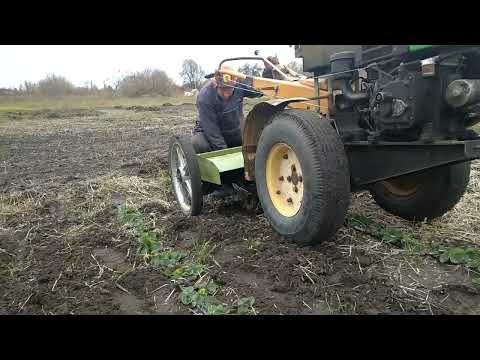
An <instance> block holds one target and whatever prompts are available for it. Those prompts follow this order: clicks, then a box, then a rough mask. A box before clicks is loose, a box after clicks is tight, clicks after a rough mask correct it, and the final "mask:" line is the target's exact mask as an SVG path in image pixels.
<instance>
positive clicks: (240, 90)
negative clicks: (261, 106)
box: [194, 77, 262, 150]
mask: <svg viewBox="0 0 480 360" xmlns="http://www.w3.org/2000/svg"><path fill="white" fill-rule="evenodd" d="M252 82H253V79H252V78H251V77H247V78H246V79H245V80H244V81H242V82H238V83H237V84H236V85H235V87H236V88H235V89H234V91H233V94H232V96H231V97H230V99H228V100H224V99H222V98H221V97H220V96H219V95H218V93H217V89H216V88H215V83H214V81H209V82H208V83H207V84H206V85H205V86H204V87H203V88H202V90H200V92H199V93H198V97H197V109H198V119H197V122H196V124H195V128H194V133H198V132H202V133H203V134H204V136H205V137H206V138H207V140H208V142H209V143H210V146H211V147H212V150H220V149H226V148H229V147H233V146H239V145H241V130H240V124H241V120H242V119H243V98H244V97H248V98H255V97H260V96H262V93H259V92H257V91H255V90H254V89H252V87H251V86H252Z"/></svg>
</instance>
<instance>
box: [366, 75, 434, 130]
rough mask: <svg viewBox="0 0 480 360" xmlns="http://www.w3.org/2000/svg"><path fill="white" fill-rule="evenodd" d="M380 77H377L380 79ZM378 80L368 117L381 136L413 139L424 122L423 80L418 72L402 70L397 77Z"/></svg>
mask: <svg viewBox="0 0 480 360" xmlns="http://www.w3.org/2000/svg"><path fill="white" fill-rule="evenodd" d="M379 80H380V79H379ZM389 80H390V81H387V82H384V81H377V83H376V84H375V86H374V87H373V92H372V96H371V97H370V116H371V118H372V120H373V122H374V123H375V126H376V129H377V131H379V132H380V134H381V136H382V137H388V136H389V135H392V136H396V137H398V136H401V135H403V136H402V137H405V138H408V139H416V138H418V136H419V133H420V132H421V129H422V127H423V124H424V122H425V116H422V115H424V113H423V112H422V109H421V106H422V104H424V98H425V86H424V79H423V78H422V77H421V75H419V74H418V73H409V72H404V73H402V74H400V75H399V76H398V77H397V78H396V79H393V80H392V79H389Z"/></svg>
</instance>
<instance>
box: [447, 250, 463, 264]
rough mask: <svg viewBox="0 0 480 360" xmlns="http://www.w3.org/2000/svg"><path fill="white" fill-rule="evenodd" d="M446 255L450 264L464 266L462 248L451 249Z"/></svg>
mask: <svg viewBox="0 0 480 360" xmlns="http://www.w3.org/2000/svg"><path fill="white" fill-rule="evenodd" d="M448 254H449V258H450V262H451V263H452V264H464V263H465V262H466V257H465V250H464V249H462V248H453V249H451V250H450V251H449V252H448Z"/></svg>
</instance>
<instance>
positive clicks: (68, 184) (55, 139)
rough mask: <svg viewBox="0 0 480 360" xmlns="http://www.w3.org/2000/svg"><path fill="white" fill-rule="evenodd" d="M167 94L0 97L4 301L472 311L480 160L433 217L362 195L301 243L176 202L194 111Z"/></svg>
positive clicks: (169, 309)
mask: <svg viewBox="0 0 480 360" xmlns="http://www.w3.org/2000/svg"><path fill="white" fill-rule="evenodd" d="M163 100H164V101H159V99H152V98H148V99H138V100H134V101H130V100H129V101H130V102H125V101H124V102H123V103H122V102H121V101H120V100H118V102H113V103H112V101H113V100H112V101H110V100H109V101H104V102H103V103H102V102H100V101H98V102H95V101H96V100H95V101H94V100H89V101H85V102H83V103H82V104H78V103H75V104H74V105H68V104H71V101H70V102H69V101H67V100H66V101H65V104H64V105H61V104H57V105H55V106H54V105H52V103H46V102H42V101H38V102H36V103H35V102H30V103H27V102H25V103H23V104H20V105H19V104H16V103H8V102H2V103H0V114H1V115H0V189H1V192H0V289H1V290H0V313H1V314H17V313H21V314H192V313H195V314H198V313H223V312H225V311H227V310H228V309H230V310H228V311H230V312H234V313H251V314H480V301H479V300H480V297H479V294H480V287H479V286H478V283H479V279H480V278H479V277H480V274H479V271H478V270H479V269H478V268H477V267H476V265H472V262H469V260H468V259H469V258H468V256H467V255H465V254H466V253H468V254H476V252H477V251H478V248H479V247H480V215H479V214H480V212H479V210H480V163H479V162H474V163H473V166H472V174H471V181H470V185H469V187H468V191H467V193H466V195H465V196H464V198H463V199H462V200H461V202H460V203H459V204H458V205H457V207H456V208H455V209H454V210H452V211H451V212H449V213H448V214H446V215H445V216H444V217H442V218H440V219H437V220H434V221H432V222H428V223H411V222H407V221H404V220H402V219H399V218H397V217H395V216H393V215H390V214H388V213H386V212H384V211H383V210H381V209H380V208H379V207H378V206H377V205H376V204H375V203H374V202H373V200H372V198H371V197H370V195H369V194H368V193H367V192H362V193H356V194H353V195H352V204H351V206H350V210H349V214H348V217H347V221H346V222H345V225H344V226H343V227H342V228H341V229H340V231H339V232H338V234H337V236H336V238H335V239H332V241H329V242H325V243H323V244H321V245H318V246H315V247H299V246H297V245H295V244H291V243H288V242H286V241H284V240H283V239H282V238H280V237H279V236H278V235H277V234H276V233H275V232H274V231H273V230H272V228H271V227H270V226H269V224H268V222H267V221H266V219H265V218H264V216H263V215H262V214H261V213H258V211H254V210H252V209H251V208H249V207H247V206H244V205H245V202H242V201H234V200H232V201H216V202H214V201H207V202H206V204H205V208H204V213H203V214H202V215H201V216H199V217H196V218H185V217H184V216H183V215H182V214H181V213H180V212H179V210H178V209H177V206H176V204H175V201H174V198H173V194H172V192H171V189H170V181H169V177H168V173H167V160H166V154H167V150H168V148H167V146H168V139H169V137H170V136H171V135H173V134H189V133H190V131H191V128H192V124H193V121H194V119H195V117H196V111H195V107H194V105H193V104H192V99H187V100H185V101H184V100H183V99H181V100H178V99H176V100H175V101H173V100H166V99H163ZM115 101H117V100H115ZM122 101H123V100H122ZM188 102H190V103H188ZM162 103H169V104H166V105H165V106H162ZM169 105H171V106H169ZM115 106H117V108H115ZM118 106H121V107H118ZM247 110H248V107H247ZM125 204H126V205H127V207H125ZM122 209H123V210H122ZM140 218H141V219H143V226H142V227H141V228H142V229H141V230H138V227H139V225H138V224H139V223H138V221H137V220H139V219H140ZM136 221H137V222H136ZM135 229H137V230H136V231H135ZM139 239H141V242H140V240H139ZM152 239H153V240H155V239H157V240H155V241H153V240H152ZM152 243H156V244H161V249H160V250H158V249H157V250H158V251H160V254H161V256H160V255H159V256H157V257H153V256H152V255H151V254H153V253H152V251H151V250H149V251H146V252H145V253H146V255H142V254H141V253H138V249H139V246H140V245H141V244H142V246H143V249H146V248H148V246H147V245H148V244H150V245H151V244H152ZM166 249H167V250H166ZM449 249H450V250H449ZM452 249H453V250H452ZM462 251H463V252H462ZM156 254H157V255H158V253H156ZM459 254H460V255H459ZM148 255H150V257H149V256H148ZM177 255H178V256H177ZM154 259H156V260H157V262H156V263H155V264H154V263H153V260H154ZM194 284H196V285H195V286H194ZM212 284H214V285H212ZM210 285H212V286H210ZM199 299H203V300H199ZM205 304H206V305H205ZM209 304H210V305H211V304H216V306H214V305H212V306H209ZM226 309H227V310H226ZM232 309H233V310H232Z"/></svg>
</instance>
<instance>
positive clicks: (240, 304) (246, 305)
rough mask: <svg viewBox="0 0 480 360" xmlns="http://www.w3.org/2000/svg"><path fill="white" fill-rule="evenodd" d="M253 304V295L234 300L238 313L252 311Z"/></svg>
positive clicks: (243, 313)
mask: <svg viewBox="0 0 480 360" xmlns="http://www.w3.org/2000/svg"><path fill="white" fill-rule="evenodd" d="M253 304H255V298H254V297H253V296H249V297H244V298H240V299H238V300H237V301H236V302H235V305H236V306H237V314H238V315H249V314H251V313H252V306H253Z"/></svg>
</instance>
